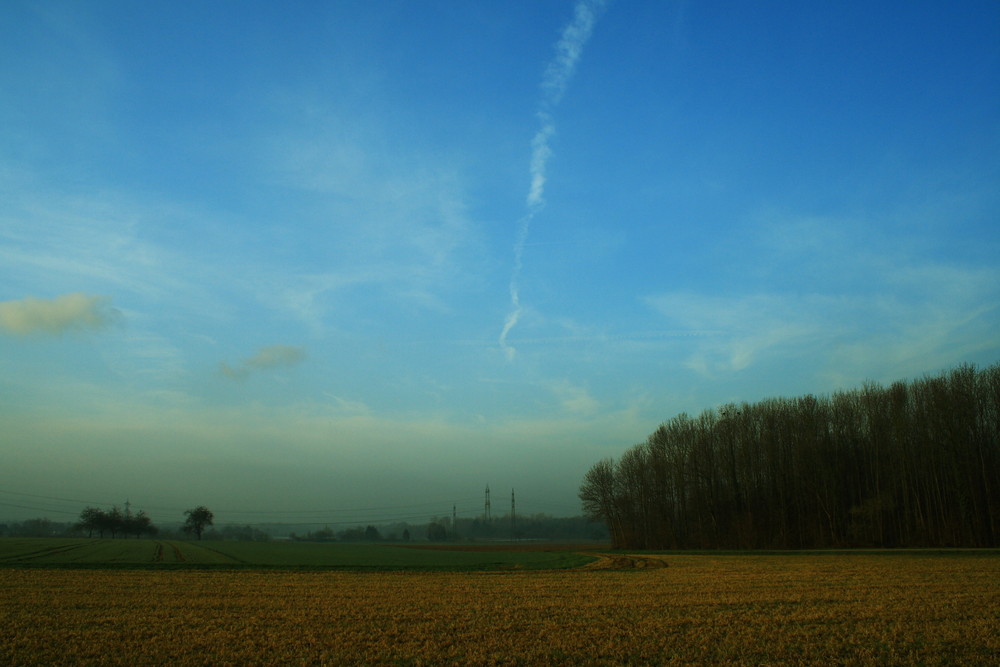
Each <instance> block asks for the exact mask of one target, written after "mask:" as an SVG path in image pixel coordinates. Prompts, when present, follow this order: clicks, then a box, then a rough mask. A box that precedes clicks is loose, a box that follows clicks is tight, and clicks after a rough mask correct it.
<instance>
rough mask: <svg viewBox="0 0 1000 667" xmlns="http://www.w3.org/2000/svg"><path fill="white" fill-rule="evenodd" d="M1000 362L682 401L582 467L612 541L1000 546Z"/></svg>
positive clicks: (584, 490)
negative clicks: (837, 385)
mask: <svg viewBox="0 0 1000 667" xmlns="http://www.w3.org/2000/svg"><path fill="white" fill-rule="evenodd" d="M998 450H1000V364H995V365H993V366H990V367H988V368H985V369H977V368H976V367H975V366H972V365H962V366H959V367H957V368H955V369H953V370H951V371H948V372H945V373H942V374H941V375H938V376H933V377H932V376H925V377H923V378H922V379H919V380H914V381H911V382H904V381H899V382H894V383H892V384H891V385H890V386H888V387H883V386H881V385H879V384H877V383H874V382H868V383H865V384H864V386H863V387H862V388H860V389H854V390H851V391H843V392H836V393H834V394H832V395H831V396H819V397H817V396H813V395H806V396H802V397H799V398H790V399H789V398H774V399H767V400H763V401H760V402H758V403H753V404H750V403H742V404H739V405H736V404H728V405H725V406H723V407H721V408H719V409H717V410H714V409H710V410H706V411H704V412H702V414H701V415H700V416H698V417H696V418H693V417H690V416H688V415H687V414H683V413H682V414H679V415H677V416H676V417H674V418H673V419H671V420H669V421H667V422H665V423H663V424H662V425H661V426H660V427H659V428H658V429H657V430H656V431H655V432H654V433H652V434H651V435H650V436H649V437H648V438H647V439H646V441H645V442H642V443H639V444H637V445H634V446H633V447H631V448H630V449H628V450H626V451H625V453H624V454H622V456H621V457H620V458H619V459H618V460H617V461H615V460H613V459H611V458H608V459H604V460H601V461H599V462H597V463H596V464H595V465H594V466H593V467H592V468H591V469H590V470H589V471H588V472H587V474H586V476H585V477H584V481H583V484H582V485H581V487H580V499H581V501H582V502H583V507H584V511H585V513H586V515H587V516H588V517H589V518H591V519H594V520H600V521H603V522H605V523H606V525H607V527H608V530H609V532H610V534H611V540H612V546H613V547H614V548H616V549H656V550H670V549H674V550H676V549H707V550H715V549H736V550H746V549H755V550H764V549H831V548H834V549H835V548H859V547H860V548H901V547H907V548H928V547H930V548H950V547H975V548H983V547H998V546H1000V526H998V525H997V522H998V519H997V517H998V516H1000V453H998Z"/></svg>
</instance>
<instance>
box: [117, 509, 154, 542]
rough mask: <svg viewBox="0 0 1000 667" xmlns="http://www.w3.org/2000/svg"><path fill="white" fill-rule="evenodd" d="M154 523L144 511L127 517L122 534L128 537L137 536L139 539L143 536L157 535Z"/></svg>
mask: <svg viewBox="0 0 1000 667" xmlns="http://www.w3.org/2000/svg"><path fill="white" fill-rule="evenodd" d="M157 532H158V531H157V529H156V526H154V525H153V521H152V520H151V519H150V518H149V516H148V515H147V514H146V513H145V512H144V511H142V510H139V512H138V513H137V514H133V515H131V516H127V517H125V521H124V528H123V530H122V533H123V534H124V535H126V536H128V535H135V536H136V537H137V538H138V537H142V536H143V535H155V534H156V533H157Z"/></svg>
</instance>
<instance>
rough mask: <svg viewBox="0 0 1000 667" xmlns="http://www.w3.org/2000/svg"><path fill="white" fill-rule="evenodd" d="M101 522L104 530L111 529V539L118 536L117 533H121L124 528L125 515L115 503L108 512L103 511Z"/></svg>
mask: <svg viewBox="0 0 1000 667" xmlns="http://www.w3.org/2000/svg"><path fill="white" fill-rule="evenodd" d="M101 523H102V524H103V525H104V529H105V530H110V531H111V539H114V538H116V537H118V533H120V532H121V533H123V532H124V528H125V515H124V514H122V511H121V510H120V509H118V506H117V505H115V506H114V507H112V508H111V511H110V512H104V513H102V516H101Z"/></svg>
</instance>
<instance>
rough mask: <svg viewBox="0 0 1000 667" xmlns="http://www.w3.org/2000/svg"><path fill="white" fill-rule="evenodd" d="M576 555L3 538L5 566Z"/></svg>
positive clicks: (441, 565)
mask: <svg viewBox="0 0 1000 667" xmlns="http://www.w3.org/2000/svg"><path fill="white" fill-rule="evenodd" d="M592 560H594V558H593V557H591V556H586V555H583V554H581V553H578V552H576V551H574V550H572V549H565V548H561V549H545V548H544V547H543V548H539V549H524V550H516V549H509V548H508V549H504V548H500V547H498V548H496V550H491V549H490V548H489V547H483V548H475V549H470V548H463V547H462V546H458V547H457V548H455V549H448V548H414V547H411V546H404V545H389V544H329V543H310V542H221V541H218V542H215V541H203V542H190V541H183V540H147V539H143V540H102V539H86V538H75V539H69V538H2V539H0V567H51V568H58V567H71V568H80V567H82V568H103V567H106V568H157V567H163V568H183V567H193V568H277V569H324V570H325V569H340V570H361V571H364V570H376V571H379V570H382V571H389V570H428V571H429V570H448V571H474V570H509V569H526V570H527V569H531V570H537V569H556V568H567V567H579V566H581V565H584V564H586V563H588V562H590V561H592Z"/></svg>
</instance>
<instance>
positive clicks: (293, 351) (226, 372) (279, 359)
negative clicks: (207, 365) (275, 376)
mask: <svg viewBox="0 0 1000 667" xmlns="http://www.w3.org/2000/svg"><path fill="white" fill-rule="evenodd" d="M305 358H306V351H305V348H303V347H301V346H297V345H267V346H265V347H262V348H260V349H259V350H257V352H256V353H254V355H253V356H251V357H247V358H246V359H244V360H242V361H241V362H239V364H237V365H236V366H230V365H229V364H227V363H226V362H222V363H220V364H219V372H220V373H221V374H222V375H223V376H224V377H227V378H229V379H231V380H243V379H245V378H246V377H247V376H248V375H250V374H251V373H253V372H254V371H259V370H267V369H271V368H278V367H281V366H294V365H295V364H298V363H300V362H301V361H302V360H303V359H305Z"/></svg>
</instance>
